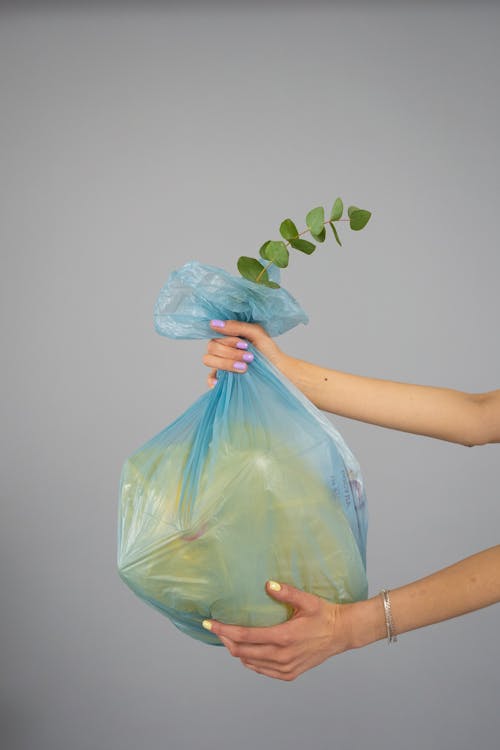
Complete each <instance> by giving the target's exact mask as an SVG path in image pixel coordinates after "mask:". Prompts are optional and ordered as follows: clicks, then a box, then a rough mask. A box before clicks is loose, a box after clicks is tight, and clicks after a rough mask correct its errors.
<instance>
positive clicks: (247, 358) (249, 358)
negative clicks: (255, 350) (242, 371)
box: [243, 352, 253, 362]
mask: <svg viewBox="0 0 500 750" xmlns="http://www.w3.org/2000/svg"><path fill="white" fill-rule="evenodd" d="M243 359H244V360H245V362H251V361H252V359H253V354H252V352H246V354H244V355H243Z"/></svg>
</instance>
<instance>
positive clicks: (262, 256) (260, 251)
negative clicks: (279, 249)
mask: <svg viewBox="0 0 500 750" xmlns="http://www.w3.org/2000/svg"><path fill="white" fill-rule="evenodd" d="M270 242H271V240H268V241H267V242H264V244H263V245H262V247H261V248H260V250H259V255H260V257H261V258H265V257H266V256H265V255H263V252H264V250H265V249H266V247H267V246H268V245H269V243H270Z"/></svg>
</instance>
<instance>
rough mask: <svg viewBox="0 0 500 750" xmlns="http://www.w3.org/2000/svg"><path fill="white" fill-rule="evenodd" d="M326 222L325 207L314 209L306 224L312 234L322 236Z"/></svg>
mask: <svg viewBox="0 0 500 750" xmlns="http://www.w3.org/2000/svg"><path fill="white" fill-rule="evenodd" d="M324 221H325V209H324V208H323V206H318V207H317V208H312V209H311V210H310V211H309V213H308V214H307V216H306V224H307V227H308V229H310V230H311V234H321V230H322V229H323V225H324Z"/></svg>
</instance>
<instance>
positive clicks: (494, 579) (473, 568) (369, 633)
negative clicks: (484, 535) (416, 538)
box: [346, 545, 500, 648]
mask: <svg viewBox="0 0 500 750" xmlns="http://www.w3.org/2000/svg"><path fill="white" fill-rule="evenodd" d="M390 598H391V611H392V618H393V622H394V629H395V632H396V634H400V633H406V632H408V631H410V630H415V629H417V628H422V627H425V626H426V625H432V624H434V623H437V622H442V621H443V620H449V619H450V618H452V617H458V616H460V615H464V614H466V613H467V612H472V611H474V610H477V609H482V608H483V607H488V606H489V605H491V604H495V603H497V602H500V545H496V546H495V547H490V548H489V549H486V550H483V551H482V552H478V553H477V554H475V555H472V556H471V557H467V558H465V559H464V560H460V561H459V562H457V563H455V564H454V565H450V566H449V567H447V568H443V569H442V570H439V571H438V572H436V573H433V574H432V575H429V576H426V577H425V578H421V579H420V580H418V581H415V582H413V583H409V584H407V585H406V586H401V587H400V588H397V589H392V590H391V592H390ZM347 607H348V609H347V610H346V615H347V618H348V621H349V628H350V630H351V633H352V635H351V645H352V647H353V648H359V647H361V646H365V645H367V644H368V643H373V642H374V641H377V640H381V639H382V638H385V636H386V626H385V614H384V607H383V602H382V597H381V596H380V595H377V596H374V597H372V598H371V599H367V600H366V601H362V602H356V603H355V604H352V605H347Z"/></svg>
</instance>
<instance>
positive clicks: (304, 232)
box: [255, 219, 349, 284]
mask: <svg viewBox="0 0 500 750" xmlns="http://www.w3.org/2000/svg"><path fill="white" fill-rule="evenodd" d="M337 221H349V219H337ZM329 223H330V219H327V220H326V221H324V222H323V226H324V225H325V224H329ZM310 231H311V230H310V229H309V228H307V229H304V231H303V232H299V233H298V235H297V237H302V235H303V234H307V233H308V232H310ZM294 239H296V238H294ZM284 245H285V247H286V246H287V245H290V242H285V243H284ZM273 262H274V261H272V260H271V261H269V263H268V264H267V266H265V267H264V268H263V269H262V271H261V272H260V273H259V275H258V276H257V278H256V279H255V283H256V284H258V283H259V279H260V277H261V276H262V275H263V274H264V273H265V272H266V271H267V269H268V268H269V266H272V265H273Z"/></svg>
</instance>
